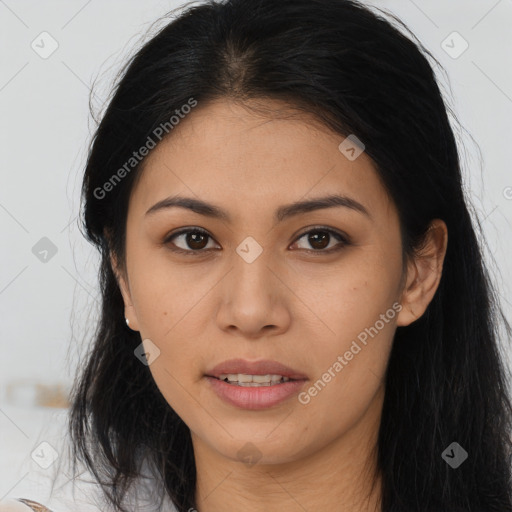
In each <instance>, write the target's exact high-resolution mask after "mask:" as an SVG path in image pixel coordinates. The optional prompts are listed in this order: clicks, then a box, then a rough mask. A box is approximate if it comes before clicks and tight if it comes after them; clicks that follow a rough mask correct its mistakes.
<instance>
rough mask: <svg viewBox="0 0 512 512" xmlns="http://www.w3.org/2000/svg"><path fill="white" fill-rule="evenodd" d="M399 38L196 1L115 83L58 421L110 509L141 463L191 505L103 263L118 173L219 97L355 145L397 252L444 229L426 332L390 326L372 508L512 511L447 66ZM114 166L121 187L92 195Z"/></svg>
mask: <svg viewBox="0 0 512 512" xmlns="http://www.w3.org/2000/svg"><path fill="white" fill-rule="evenodd" d="M402 29H404V30H402ZM406 30H407V31H408V29H407V27H405V25H404V24H403V23H402V22H401V21H400V20H399V19H397V18H396V17H395V16H394V15H392V14H391V13H385V12H382V11H380V10H377V9H374V10H370V9H369V8H368V7H364V6H363V5H361V4H360V3H358V2H356V1H351V0H279V1H276V0H225V1H219V2H215V1H212V0H208V1H205V2H202V3H201V4H199V5H195V6H187V8H186V9H184V11H183V12H182V13H181V14H180V16H179V17H177V18H176V19H173V20H171V21H170V22H169V23H167V24H166V25H165V27H164V28H163V29H161V30H160V31H159V32H158V33H157V34H156V35H155V36H154V37H152V38H151V39H150V40H149V41H148V42H147V43H146V44H145V45H144V46H143V47H142V48H141V49H140V50H139V51H138V52H137V54H136V55H135V56H134V57H133V59H131V61H130V62H129V65H128V66H127V67H126V68H125V69H124V70H123V71H122V73H121V74H120V77H119V80H118V82H117V84H116V87H115V89H114V93H113V95H112V99H111V100H110V102H109V104H108V108H107V109H106V110H105V113H104V115H103V117H102V119H101V122H100V123H99V126H98V127H97V131H96V133H95V136H94V138H93V140H92V142H91V148H90V151H89V156H88V161H87V166H86V169H85V176H84V180H83V188H82V194H83V197H82V199H83V204H82V206H83V210H82V213H83V218H82V221H83V226H82V229H83V230H84V231H85V236H86V237H87V238H88V239H89V240H90V241H91V242H92V243H93V244H95V245H96V246H97V248H98V250H99V251H100V254H101V268H100V274H99V278H100V279H99V283H100V287H101V294H102V297H101V298H102V306H101V317H100V319H99V323H98V325H97V329H96V332H95V334H94V344H93V345H92V346H91V349H90V351H89V353H88V355H87V360H86V362H85V365H84V368H83V369H82V370H81V373H80V374H79V375H78V377H77V380H76V382H75V384H74V387H73V390H72V396H71V399H72V405H71V410H70V422H69V428H70V433H71V436H72V440H73V449H74V457H75V459H77V460H78V459H79V460H82V461H84V462H86V464H87V466H88V468H89V469H90V470H91V471H92V473H93V474H94V475H95V477H96V478H97V479H98V481H99V482H100V483H101V485H102V487H103V489H104V492H105V495H106V496H107V497H108V500H109V502H110V503H111V504H112V505H114V506H115V507H117V508H118V509H119V510H126V509H125V508H123V495H124V493H125V490H126V489H127V488H128V486H129V484H130V482H132V481H133V478H134V477H137V476H138V474H139V471H140V460H141V458H142V457H146V458H147V460H148V461H150V463H151V465H152V467H154V468H155V471H156V473H155V474H156V475H157V476H158V479H159V480H161V482H162V485H163V488H164V489H165V492H166V493H167V494H168V496H169V497H170V498H171V500H172V502H173V503H174V504H175V505H176V507H177V508H178V510H179V511H187V510H188V509H189V508H190V507H194V508H195V507H196V504H195V498H194V497H195V486H196V472H195V463H194V456H193V449H192V443H191V437H190V431H189V429H188V427H187V426H186V425H185V423H184V422H183V421H182V420H181V419H180V417H179V416H178V415H177V414H176V413H175V412H174V411H173V410H172V408H171V407H170V406H169V404H168V403H167V402H166V401H165V399H164V398H163V396H162V394H161V393H160V391H159V389H158V388H157V386H156V384H155V382H154V380H153V378H152V376H151V373H150V371H149V369H148V367H147V366H144V365H142V364H141V363H140V361H139V360H138V359H137V358H136V357H134V349H135V348H136V347H137V346H138V345H139V344H140V343H141V339H140V334H139V333H138V332H133V331H131V330H130V329H128V328H127V326H126V324H125V320H124V304H123V300H122V296H121V293H120V290H119V287H118V283H117V280H116V277H115V274H114V272H113V269H112V266H111V262H110V258H109V255H110V251H112V253H113V254H115V256H116V258H117V260H118V262H119V264H120V266H121V268H124V257H125V229H126V217H127V208H128V201H129V196H130V191H131V190H132V188H133V185H134V183H135V180H136V179H137V177H138V176H140V171H141V167H142V164H137V165H132V168H127V167H126V162H128V161H130V158H131V157H132V155H133V152H134V151H135V150H137V149H138V148H140V147H142V146H143V145H144V144H146V142H147V141H148V137H151V138H152V139H153V140H154V139H155V135H154V134H155V130H157V129H158V127H159V126H161V125H162V124H165V123H167V126H168V130H167V131H168V132H169V133H170V135H169V136H172V131H171V129H170V126H169V119H170V118H171V117H172V116H173V115H175V112H176V110H177V109H178V110H179V109H180V108H181V107H182V106H183V105H185V104H187V103H189V102H190V100H191V98H193V101H196V102H197V103H198V104H199V105H205V104H207V102H208V101H210V100H212V99H216V98H227V97H229V98H231V99H234V100H237V101H241V102H243V101H244V100H247V99H249V98H260V99H265V98H272V99H281V100H284V101H286V102H288V103H289V104H291V105H292V106H293V107H294V108H296V109H299V110H301V111H306V112H308V113H310V114H314V115H315V116H316V117H317V118H318V119H319V120H320V121H321V122H322V123H323V124H324V125H325V126H327V127H329V128H331V129H332V130H335V131H336V132H338V133H339V134H340V135H343V136H347V135H349V134H355V135H356V136H357V137H358V138H359V139H360V140H361V141H363V142H364V144H365V146H366V149H365V151H366V153H367V154H368V155H369V156H370V157H371V158H372V159H373V162H374V164H375V166H376V169H377V171H378V173H379V175H380V177H381V179H382V182H383V183H384V185H385V187H386V188H387V190H388V192H389V194H390V196H391V197H392V199H393V200H394V202H395V204H396V206H397V209H398V212H399V218H400V224H401V232H402V244H403V253H404V256H406V257H409V256H412V255H413V254H414V253H415V250H417V249H418V247H420V246H421V243H422V240H424V238H423V237H424V235H425V233H426V230H427V228H428V226H429V223H430V221H431V220H433V219H434V218H439V219H442V220H444V222H445V223H446V225H447V227H448V232H449V242H448V247H447V253H446V257H445V262H444V268H443V273H442V278H441V281H440V284H439V287H438V290H437V292H436V294H435V296H434V298H433V300H432V301H431V303H430V304H429V306H428V308H427V310H426V312H425V314H424V315H423V316H422V317H421V318H419V319H418V320H416V321H415V322H413V323H412V324H411V325H409V326H407V327H398V329H397V331H396V335H395V339H394V344H393V348H392V352H391V356H390V360H389V364H388V369H387V373H386V380H385V401H384V408H383V414H382V420H381V425H380V431H379V441H378V470H379V471H380V472H381V475H382V479H383V480H382V484H383V486H382V490H383V494H382V511H383V512H391V511H393V512H411V511H415V512H423V511H424V512H427V511H428V512H433V511H436V512H437V511H450V512H462V511H464V512H477V511H478V512H481V511H485V512H493V511H495V512H507V511H508V512H512V496H511V494H512V492H511V487H512V478H511V466H512V450H511V444H512V441H511V431H512V422H511V420H512V407H511V402H510V395H509V390H508V387H507V386H508V383H507V373H506V370H507V369H506V367H505V366H504V363H503V361H504V357H503V354H502V353H501V352H500V345H499V339H500V335H501V334H503V338H504V339H505V338H506V339H507V340H508V339H509V338H510V332H511V330H510V326H509V325H508V323H507V321H506V319H505V317H504V315H503V313H502V310H501V309H500V306H499V302H498V299H497V293H496V292H495V291H494V289H493V287H492V284H491V279H490V277H489V275H488V271H487V269H486V266H485V264H484V261H483V250H482V247H481V246H480V242H479V240H478V238H477V228H478V229H480V225H479V223H478V221H475V220H473V221H472V218H471V215H470V213H469V210H468V204H470V203H469V201H468V200H467V199H465V197H464V193H463V185H462V177H461V169H460V162H459V154H458V150H457V145H456V141H455V137H454V134H453V131H452V127H451V125H450V122H449V119H448V113H451V110H450V107H449V106H447V105H446V104H445V101H444V100H443V96H442V94H441V92H440V88H439V86H438V84H437V81H436V78H435V74H434V71H433V67H431V65H430V64H429V61H428V58H427V57H430V58H431V59H432V62H435V63H437V65H438V66H439V67H442V66H440V64H439V63H438V61H437V60H436V59H435V58H434V57H433V56H432V55H431V54H430V52H428V50H426V49H425V48H424V47H423V46H422V45H421V43H420V42H419V41H417V39H416V38H415V37H414V36H413V35H412V34H411V35H412V37H411V38H409V37H408V36H407V35H406V33H405V31H406ZM189 104H190V103H189ZM191 115H193V114H191ZM178 129H179V128H178ZM340 140H341V139H340ZM157 142H158V141H157ZM142 162H143V160H142ZM132 164H133V162H132ZM123 166H125V167H124V169H125V171H126V172H125V173H121V174H122V179H120V180H117V181H115V182H112V181H110V183H111V186H109V187H105V183H107V182H109V180H112V177H113V175H114V174H116V173H118V170H119V169H121V168H123ZM117 175H118V177H119V176H120V174H119V173H118V174H117ZM107 188H108V192H105V191H106V189H107ZM104 192H105V194H104ZM500 323H501V324H502V325H503V326H504V327H505V330H504V332H503V333H501V331H500V329H499V325H500ZM452 442H457V443H458V444H459V445H460V446H461V447H462V448H463V449H464V450H465V451H466V452H467V453H468V458H467V460H465V461H464V463H463V464H462V465H460V467H458V468H457V469H454V468H452V467H450V465H449V464H447V463H446V462H445V460H443V457H442V454H443V452H444V450H445V449H446V448H447V447H449V446H450V444H451V443H452Z"/></svg>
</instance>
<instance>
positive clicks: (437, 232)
mask: <svg viewBox="0 0 512 512" xmlns="http://www.w3.org/2000/svg"><path fill="white" fill-rule="evenodd" d="M425 237H426V238H425V243H424V244H423V246H422V248H421V249H420V250H418V252H417V254H416V255H415V256H414V258H413V260H412V261H410V262H409V264H408V269H407V282H406V285H405V287H404V290H403V292H402V300H401V304H402V306H403V309H402V310H401V311H400V313H399V315H398V318H397V325H398V326H405V325H409V324H411V323H412V322H414V321H415V320H417V319H418V318H420V317H421V316H422V315H423V314H424V313H425V311H426V309H427V307H428V305H429V304H430V302H431V301H432V299H433V297H434V295H435V293H436V290H437V288H438V286H439V282H440V281H441V276H442V271H443V263H444V257H445V255H446V249H447V246H448V229H447V227H446V224H445V223H444V222H443V221H442V220H440V219H434V220H433V221H432V222H431V224H430V227H429V229H428V231H427V234H426V235H425Z"/></svg>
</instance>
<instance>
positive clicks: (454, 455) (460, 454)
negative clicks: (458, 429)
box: [441, 441, 468, 469]
mask: <svg viewBox="0 0 512 512" xmlns="http://www.w3.org/2000/svg"><path fill="white" fill-rule="evenodd" d="M441 457H442V458H443V459H444V460H445V462H446V463H447V464H448V465H449V466H451V467H452V468H453V469H457V468H458V467H459V466H460V465H461V464H462V463H463V462H464V461H465V460H466V459H467V458H468V452H467V451H466V450H464V448H462V446H461V445H460V444H459V443H456V442H455V441H454V442H453V443H452V444H451V445H450V446H448V448H446V450H445V451H444V452H443V453H442V454H441Z"/></svg>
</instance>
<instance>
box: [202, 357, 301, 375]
mask: <svg viewBox="0 0 512 512" xmlns="http://www.w3.org/2000/svg"><path fill="white" fill-rule="evenodd" d="M230 373H232V374H233V373H234V374H237V373H242V374H245V375H281V376H283V377H287V378H289V379H293V380H302V379H307V377H306V375H304V374H303V373H300V372H298V371H297V370H294V369H293V368H290V367H289V366H286V365H284V364H281V363H278V362H277V361H271V360H268V359H263V360H261V361H247V360H245V359H229V360H228V361H224V362H222V363H220V364H218V365H217V366H215V367H214V368H212V369H210V370H208V371H207V372H206V375H207V376H209V377H217V378H219V376H220V375H223V374H224V375H225V374H230Z"/></svg>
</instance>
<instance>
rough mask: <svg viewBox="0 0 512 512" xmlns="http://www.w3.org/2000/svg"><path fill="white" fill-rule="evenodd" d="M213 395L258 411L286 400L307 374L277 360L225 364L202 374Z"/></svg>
mask: <svg viewBox="0 0 512 512" xmlns="http://www.w3.org/2000/svg"><path fill="white" fill-rule="evenodd" d="M205 378H206V380H207V382H208V383H209V384H210V387H211V389H212V390H213V391H214V393H215V394H216V395H217V396H218V397H219V398H221V399H222V400H223V401H224V402H226V403H228V404H229V405H231V406H235V407H238V408H241V409H252V410H261V409H267V408H270V407H273V406H277V405H278V404H280V403H282V402H284V401H286V400H289V399H290V398H291V397H292V396H294V395H296V394H298V393H299V392H300V390H301V389H302V388H303V387H304V384H305V382H306V381H307V380H308V378H307V377H306V375H304V374H302V373H300V372H298V371H297V370H294V369H293V368H289V367H288V366H286V365H283V364H281V363H278V362H277V361H270V360H263V361H255V362H251V361H246V360H244V359H232V360H230V361H225V362H223V363H221V364H219V365H217V366H215V367H214V368H212V369H211V370H209V371H208V372H207V373H206V374H205Z"/></svg>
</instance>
